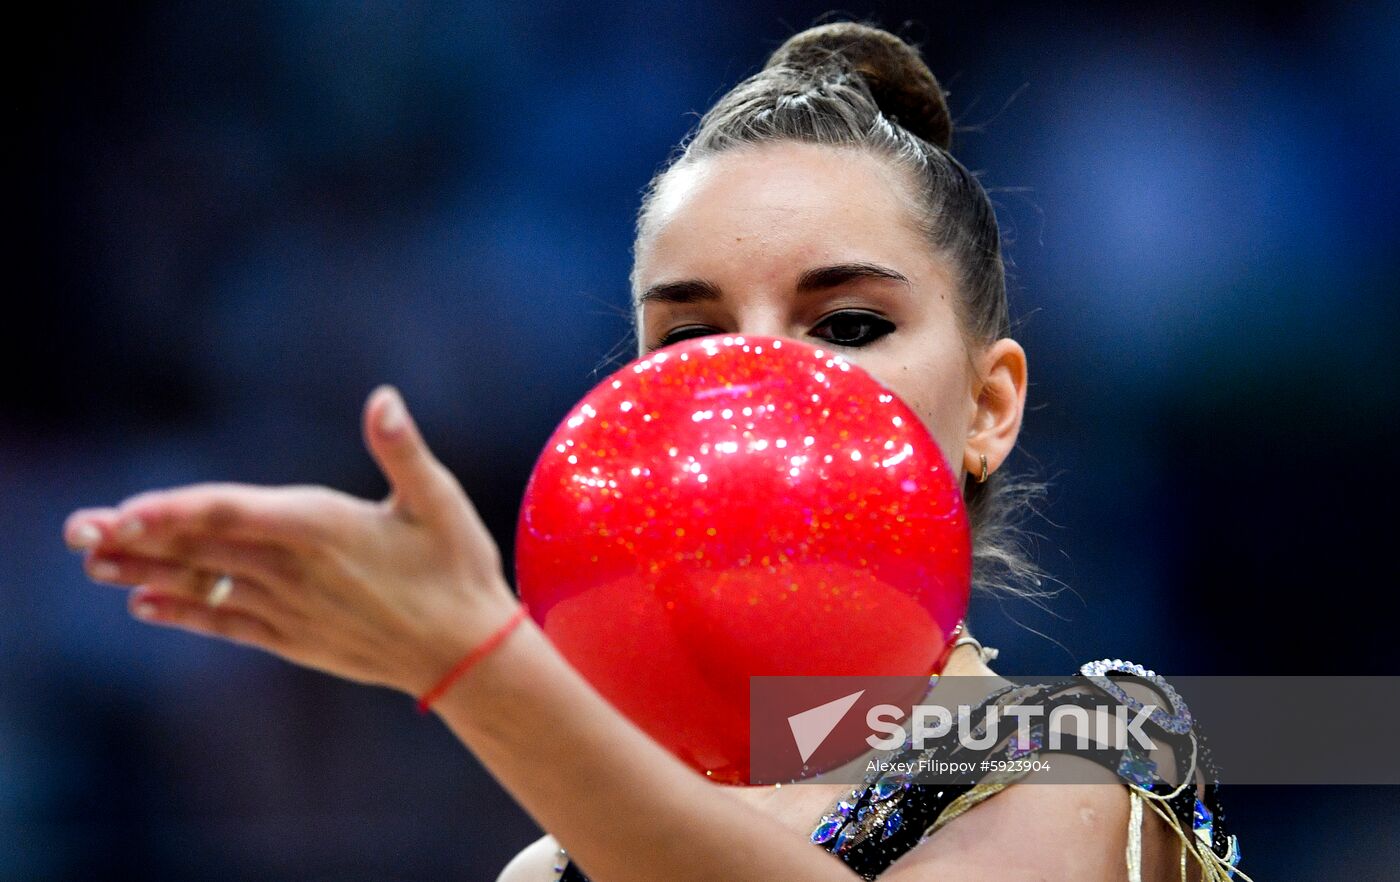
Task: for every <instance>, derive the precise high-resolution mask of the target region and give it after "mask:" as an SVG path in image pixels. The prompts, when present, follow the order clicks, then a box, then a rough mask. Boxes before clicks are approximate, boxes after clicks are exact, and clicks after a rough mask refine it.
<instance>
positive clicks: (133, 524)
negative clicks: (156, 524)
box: [116, 518, 144, 539]
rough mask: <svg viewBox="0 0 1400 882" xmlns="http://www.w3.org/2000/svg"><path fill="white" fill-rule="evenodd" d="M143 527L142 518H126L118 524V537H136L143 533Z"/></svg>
mask: <svg viewBox="0 0 1400 882" xmlns="http://www.w3.org/2000/svg"><path fill="white" fill-rule="evenodd" d="M143 529H144V528H143V527H142V525H141V519H140V518H126V519H125V520H123V521H122V522H121V523H120V524H118V525H117V530H116V533H117V538H118V539H135V538H136V537H137V536H140V535H141V532H142V530H143Z"/></svg>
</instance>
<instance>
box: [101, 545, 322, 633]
mask: <svg viewBox="0 0 1400 882" xmlns="http://www.w3.org/2000/svg"><path fill="white" fill-rule="evenodd" d="M84 569H85V570H86V571H87V574H88V575H89V576H90V577H91V578H92V579H93V580H94V581H97V582H105V583H107V584H109V585H127V586H139V587H140V588H141V589H143V590H144V591H146V592H148V593H151V592H153V593H156V594H161V595H168V596H171V597H175V598H177V599H180V600H185V601H188V602H190V603H204V604H208V603H209V601H210V598H211V592H213V591H214V589H215V586H216V585H217V584H218V582H219V580H220V579H221V577H222V576H223V575H225V574H226V575H228V576H229V582H228V583H227V585H226V588H227V595H226V599H225V600H224V601H222V602H221V604H220V605H221V606H227V607H229V608H232V609H236V610H239V611H242V612H247V613H250V614H253V615H255V616H257V617H259V618H261V619H264V620H267V621H269V622H276V623H278V624H280V625H283V626H286V625H289V624H294V623H296V624H300V623H304V622H306V621H307V620H308V618H309V617H308V615H307V614H306V613H305V612H304V611H303V610H301V609H300V608H299V607H298V606H296V605H295V604H294V603H291V602H289V600H290V599H292V598H293V597H294V596H295V595H294V594H293V593H292V592H288V591H286V590H275V589H272V588H269V587H268V586H267V585H266V584H264V583H263V582H260V581H258V580H256V579H252V578H249V577H248V576H247V575H246V573H244V572H241V571H237V570H233V569H230V568H221V569H198V568H191V567H189V566H183V565H181V564H178V563H173V562H170V561H165V560H153V559H150V558H143V557H135V556H131V555H106V556H99V555H91V556H89V557H88V559H87V561H86V562H85V563H84Z"/></svg>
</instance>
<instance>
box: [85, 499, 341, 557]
mask: <svg viewBox="0 0 1400 882" xmlns="http://www.w3.org/2000/svg"><path fill="white" fill-rule="evenodd" d="M356 502H357V500H354V499H353V498H352V497H348V496H345V495H344V494H339V493H336V492H334V491H331V490H327V489H326V488H323V487H257V486H251V485H246V484H194V485H191V486H188V487H179V488H176V489H172V490H156V491H151V492H148V493H142V494H140V495H137V496H133V497H131V498H130V499H128V500H126V501H125V502H123V503H122V504H121V505H120V506H118V507H117V508H115V509H84V510H82V511H78V512H74V513H73V514H72V515H71V516H69V518H68V522H67V523H66V524H65V526H64V538H65V540H66V541H67V542H68V544H69V545H70V546H71V547H74V548H88V549H97V548H105V547H123V548H127V549H135V550H144V551H147V552H150V551H156V550H160V546H161V543H166V542H169V541H171V539H172V537H175V536H200V535H203V536H208V537H213V538H218V539H228V540H236V541H243V542H250V543H264V544H268V545H275V546H282V547H289V548H301V549H314V548H319V547H321V546H323V545H324V544H325V543H327V542H329V541H333V540H334V539H335V538H336V537H337V536H339V535H340V534H343V533H345V532H346V529H347V526H348V523H349V522H350V517H349V515H350V513H351V509H352V508H353V507H354V505H355V503H356ZM153 556H158V555H153Z"/></svg>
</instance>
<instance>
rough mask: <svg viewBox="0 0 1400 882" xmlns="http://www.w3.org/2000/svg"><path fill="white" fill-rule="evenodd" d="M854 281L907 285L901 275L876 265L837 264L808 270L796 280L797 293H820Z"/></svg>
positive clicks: (907, 282)
mask: <svg viewBox="0 0 1400 882" xmlns="http://www.w3.org/2000/svg"><path fill="white" fill-rule="evenodd" d="M856 279H888V280H890V281H892V282H902V283H904V284H906V285H907V284H909V280H908V279H907V278H905V277H904V274H903V273H899V272H896V271H894V270H892V269H890V268H889V267H887V266H880V265H879V264H877V263H838V264H835V265H833V266H819V267H817V268H815V269H809V270H807V271H806V272H805V273H803V274H802V277H801V278H800V279H798V280H797V290H799V291H822V290H825V289H827V288H835V287H836V286H838V285H844V284H846V283H847V282H852V281H855V280H856Z"/></svg>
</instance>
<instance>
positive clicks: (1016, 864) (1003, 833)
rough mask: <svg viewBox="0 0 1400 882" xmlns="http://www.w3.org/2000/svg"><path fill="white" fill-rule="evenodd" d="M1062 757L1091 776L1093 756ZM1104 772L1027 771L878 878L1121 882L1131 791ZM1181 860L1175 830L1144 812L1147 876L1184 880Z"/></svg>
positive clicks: (901, 881)
mask: <svg viewBox="0 0 1400 882" xmlns="http://www.w3.org/2000/svg"><path fill="white" fill-rule="evenodd" d="M1057 761H1061V762H1063V761H1069V762H1080V763H1085V764H1086V767H1085V770H1084V771H1085V774H1086V776H1092V774H1093V773H1092V771H1091V770H1089V769H1088V766H1092V765H1093V764H1092V763H1090V762H1089V761H1088V760H1084V759H1081V758H1079V757H1063V758H1060V757H1057ZM1104 774H1105V777H1104V778H1103V780H1102V783H1079V784H1066V783H1048V782H1046V781H1040V780H1037V779H1036V777H1035V775H1029V776H1027V777H1026V778H1025V779H1023V781H1022V782H1021V783H1018V784H1014V785H1012V786H1010V787H1008V788H1006V789H1005V790H1003V791H1001V792H1000V793H998V794H996V795H995V796H993V797H991V798H989V799H987V800H986V801H984V802H982V803H980V804H978V805H977V806H976V807H974V808H972V809H970V810H969V811H967V812H966V813H964V814H963V815H961V816H959V817H957V818H955V819H953V820H952V821H950V822H948V824H947V825H945V826H944V827H942V828H940V829H939V830H938V832H937V833H935V834H933V835H932V836H929V837H928V838H926V839H924V840H923V841H921V842H920V843H919V844H918V845H916V846H914V848H912V849H910V850H909V851H908V852H906V853H905V854H903V855H901V856H900V858H899V859H898V860H896V861H895V862H894V863H893V864H892V865H891V866H890V868H889V870H888V871H887V872H885V873H883V874H881V880H882V882H924V880H932V879H947V878H957V879H998V880H1002V879H1006V880H1018V879H1076V880H1084V882H1098V880H1103V882H1108V880H1113V882H1120V880H1122V879H1124V878H1126V875H1127V859H1126V852H1127V847H1128V820H1129V811H1130V806H1129V798H1128V790H1127V788H1126V787H1124V786H1123V784H1122V783H1121V782H1117V781H1116V780H1115V779H1113V778H1112V777H1111V776H1109V775H1108V773H1107V772H1105V773H1104ZM1080 780H1093V778H1092V777H1085V778H1081V779H1080ZM1179 860H1180V853H1179V847H1178V844H1177V841H1176V839H1175V836H1174V834H1173V832H1172V831H1171V830H1170V828H1168V827H1167V825H1166V824H1165V823H1164V822H1162V821H1161V819H1159V818H1157V817H1156V816H1155V815H1153V814H1152V813H1151V812H1147V813H1145V817H1144V819H1143V826H1142V868H1143V879H1144V880H1167V879H1173V880H1174V879H1179V878H1180V863H1179ZM1189 878H1194V875H1192V876H1190V877H1189Z"/></svg>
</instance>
